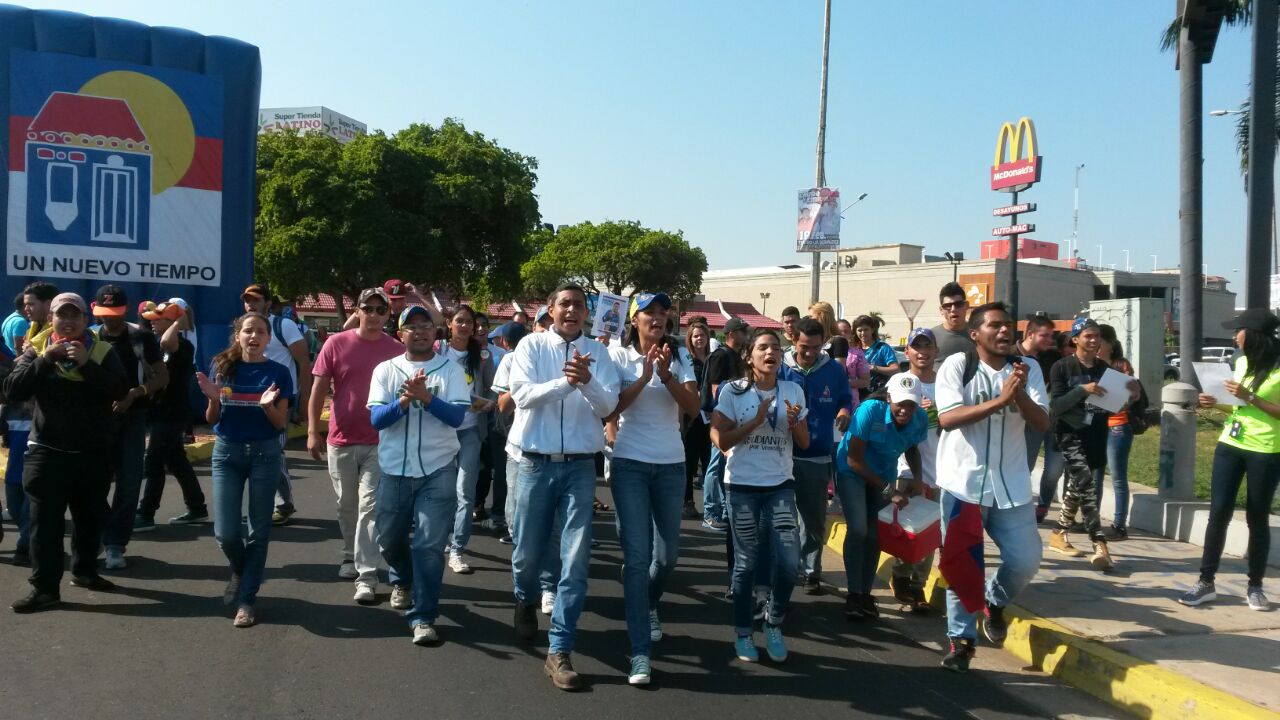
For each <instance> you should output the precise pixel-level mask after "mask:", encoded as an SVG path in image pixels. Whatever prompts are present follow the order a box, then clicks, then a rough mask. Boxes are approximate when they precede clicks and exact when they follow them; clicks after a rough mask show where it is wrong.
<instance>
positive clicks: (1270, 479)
mask: <svg viewBox="0 0 1280 720" xmlns="http://www.w3.org/2000/svg"><path fill="white" fill-rule="evenodd" d="M28 457H29V456H28ZM1246 476H1247V477H1248V484H1247V485H1245V505H1244V508H1245V509H1244V516H1245V520H1246V521H1247V522H1248V524H1249V584H1250V585H1261V584H1262V578H1263V576H1265V575H1266V571H1267V552H1268V551H1269V550H1270V549H1271V527H1270V526H1269V525H1268V521H1269V519H1270V515H1271V501H1272V499H1274V498H1275V496H1276V482H1277V480H1280V454H1278V453H1260V452H1250V451H1248V450H1241V449H1240V448H1238V447H1235V446H1234V445H1227V444H1226V443H1221V442H1220V443H1218V447H1217V449H1216V450H1214V452H1213V480H1212V485H1211V486H1210V488H1209V527H1207V528H1206V529H1205V532H1204V555H1203V556H1202V557H1201V559H1200V579H1201V580H1204V581H1205V582H1213V578H1214V576H1215V575H1217V573H1218V563H1219V561H1221V560H1222V546H1223V544H1225V543H1226V541H1227V526H1228V525H1230V524H1231V517H1232V516H1233V515H1235V511H1236V494H1237V493H1239V492H1240V482H1241V481H1242V480H1244V479H1245V477H1246Z"/></svg>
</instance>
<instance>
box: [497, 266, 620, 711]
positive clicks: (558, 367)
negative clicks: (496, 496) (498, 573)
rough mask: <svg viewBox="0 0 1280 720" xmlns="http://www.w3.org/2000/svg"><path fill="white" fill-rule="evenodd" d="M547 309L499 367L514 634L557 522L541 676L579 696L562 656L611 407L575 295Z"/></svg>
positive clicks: (528, 631)
mask: <svg viewBox="0 0 1280 720" xmlns="http://www.w3.org/2000/svg"><path fill="white" fill-rule="evenodd" d="M547 303H548V305H549V306H550V308H551V309H550V317H551V321H552V327H551V328H550V329H549V330H548V331H547V332H542V333H536V334H534V335H530V336H529V337H526V338H525V339H524V340H522V341H521V342H520V345H519V346H517V347H516V350H515V352H514V353H512V354H511V355H510V356H508V358H507V360H506V362H510V363H511V371H510V372H511V375H510V387H511V397H512V398H514V399H515V401H516V415H515V422H514V424H513V425H512V427H511V432H510V434H509V436H508V439H509V440H510V441H511V442H512V443H514V444H515V445H517V446H518V447H519V448H520V455H521V457H520V471H519V474H518V476H517V478H516V487H515V490H514V492H515V496H516V502H515V506H516V516H515V518H514V519H513V520H514V522H513V523H512V537H514V538H515V549H514V550H513V551H512V553H511V574H512V579H513V581H514V583H513V584H514V585H515V600H516V607H515V631H516V636H517V637H518V638H519V639H520V640H523V641H529V640H532V639H533V637H534V636H535V635H536V634H537V632H538V616H537V610H536V607H535V605H534V603H535V602H536V600H537V598H538V596H539V587H538V572H539V569H540V568H541V567H542V557H543V554H544V553H545V552H546V550H547V548H548V546H549V545H550V542H549V541H550V537H551V531H552V526H553V524H554V522H555V519H556V515H557V514H559V516H560V519H561V521H562V523H563V529H562V530H561V532H560V559H561V564H562V567H561V571H560V581H559V584H558V586H557V591H556V600H555V607H554V608H553V610H552V613H551V632H550V634H549V635H550V642H549V643H548V645H549V647H548V649H547V661H546V663H545V665H544V669H545V670H546V673H547V675H548V676H550V678H551V681H552V683H553V684H554V685H555V686H556V687H557V688H559V689H561V690H580V689H582V688H583V687H585V683H584V682H583V680H582V679H581V678H580V677H579V676H578V673H577V672H575V671H574V669H573V664H572V662H571V661H570V653H572V652H573V646H574V640H575V637H576V634H577V626H578V616H579V615H581V614H582V606H583V604H584V603H585V602H586V595H587V564H588V561H589V560H590V552H591V514H592V500H593V499H594V498H595V486H596V469H595V468H596V466H595V454H596V453H598V452H601V451H603V450H604V431H603V425H602V421H603V419H604V418H605V417H607V416H608V415H609V414H610V413H612V412H613V410H614V407H615V406H616V405H617V404H618V372H617V369H616V368H615V367H614V364H613V362H612V361H611V360H610V359H609V353H608V350H607V349H606V348H605V346H604V345H602V344H600V343H599V342H597V341H595V340H593V339H591V338H588V337H586V336H585V335H584V334H583V332H582V327H583V323H584V322H587V321H589V319H588V317H587V294H586V292H585V291H584V290H583V289H582V288H581V287H579V286H577V285H562V286H560V287H558V288H556V290H555V291H554V292H552V293H551V295H550V297H548V298H547Z"/></svg>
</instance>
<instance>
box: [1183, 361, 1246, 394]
mask: <svg viewBox="0 0 1280 720" xmlns="http://www.w3.org/2000/svg"><path fill="white" fill-rule="evenodd" d="M1191 367H1193V368H1195V371H1196V377H1197V378H1198V379H1199V380H1200V387H1201V389H1202V391H1203V392H1204V394H1205V395H1212V396H1214V397H1215V398H1217V400H1218V404H1219V405H1244V401H1243V400H1241V399H1240V398H1238V397H1236V396H1235V395H1232V394H1231V393H1229V392H1227V381H1228V380H1234V379H1235V378H1233V377H1232V376H1231V366H1230V365H1228V364H1226V363H1215V362H1193V363H1191Z"/></svg>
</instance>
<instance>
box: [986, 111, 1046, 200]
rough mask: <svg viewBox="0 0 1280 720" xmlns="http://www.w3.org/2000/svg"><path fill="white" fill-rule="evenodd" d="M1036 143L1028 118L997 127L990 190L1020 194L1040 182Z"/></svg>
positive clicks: (1039, 161) (1033, 130) (1039, 160)
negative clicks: (997, 132) (997, 135)
mask: <svg viewBox="0 0 1280 720" xmlns="http://www.w3.org/2000/svg"><path fill="white" fill-rule="evenodd" d="M1039 149H1040V145H1039V143H1037V142H1036V125H1035V123H1033V122H1031V118H1028V117H1023V118H1019V119H1018V124H1017V125H1016V126H1015V125H1014V124H1013V123H1008V122H1007V123H1005V124H1003V125H1001V126H1000V136H999V137H998V138H997V139H996V157H995V161H994V162H992V163H991V189H992V190H999V191H1000V192H1021V191H1023V190H1026V189H1027V188H1029V187H1031V185H1032V184H1033V183H1037V182H1040V166H1041V165H1042V164H1043V163H1042V158H1041V157H1040V156H1039V155H1037V154H1036V152H1037V151H1038V150H1039Z"/></svg>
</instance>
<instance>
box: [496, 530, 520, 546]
mask: <svg viewBox="0 0 1280 720" xmlns="http://www.w3.org/2000/svg"><path fill="white" fill-rule="evenodd" d="M498 542H500V543H502V544H503V545H515V544H516V541H515V538H513V537H511V531H510V530H504V531H503V533H502V537H500V538H498Z"/></svg>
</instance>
